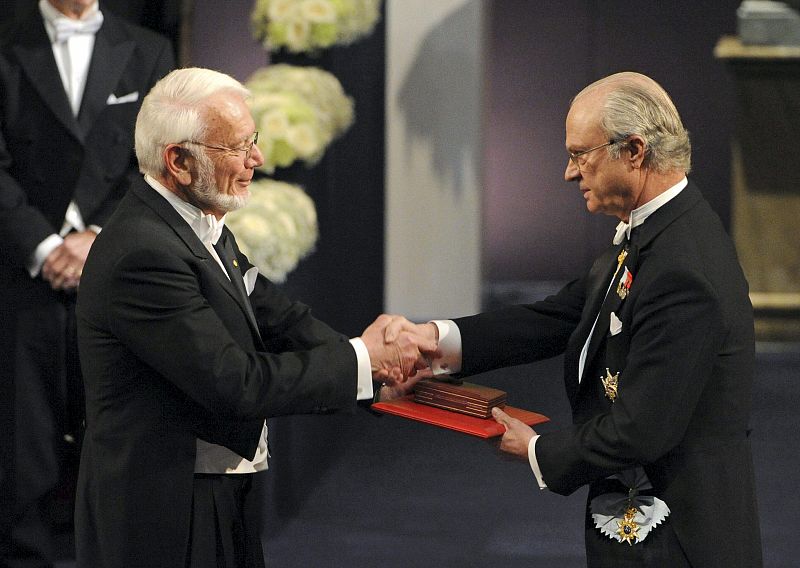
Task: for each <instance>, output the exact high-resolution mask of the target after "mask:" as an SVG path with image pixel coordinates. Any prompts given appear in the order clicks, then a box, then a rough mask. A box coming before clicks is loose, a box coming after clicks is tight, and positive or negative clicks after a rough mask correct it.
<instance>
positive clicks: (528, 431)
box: [492, 408, 536, 460]
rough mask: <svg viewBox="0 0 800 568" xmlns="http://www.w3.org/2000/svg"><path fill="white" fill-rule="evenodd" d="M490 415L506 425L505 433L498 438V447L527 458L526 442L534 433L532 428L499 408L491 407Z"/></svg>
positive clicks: (528, 441) (527, 442)
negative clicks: (500, 438)
mask: <svg viewBox="0 0 800 568" xmlns="http://www.w3.org/2000/svg"><path fill="white" fill-rule="evenodd" d="M492 417H493V418H494V419H495V421H497V423H498V424H502V425H503V426H505V427H506V433H505V434H503V439H502V440H500V449H501V450H502V451H504V452H507V453H509V454H512V455H514V456H516V457H518V458H521V459H524V460H527V459H528V444H530V441H531V438H533V437H534V436H535V435H536V432H534V431H533V428H531V427H530V426H528V425H527V424H525V423H524V422H522V421H520V420H517V419H516V418H512V417H511V416H509V415H508V414H506V413H505V412H503V411H502V410H501V409H499V408H493V409H492Z"/></svg>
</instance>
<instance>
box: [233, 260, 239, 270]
mask: <svg viewBox="0 0 800 568" xmlns="http://www.w3.org/2000/svg"><path fill="white" fill-rule="evenodd" d="M233 265H234V266H235V267H236V268H239V261H238V260H236V259H235V258H234V259H233Z"/></svg>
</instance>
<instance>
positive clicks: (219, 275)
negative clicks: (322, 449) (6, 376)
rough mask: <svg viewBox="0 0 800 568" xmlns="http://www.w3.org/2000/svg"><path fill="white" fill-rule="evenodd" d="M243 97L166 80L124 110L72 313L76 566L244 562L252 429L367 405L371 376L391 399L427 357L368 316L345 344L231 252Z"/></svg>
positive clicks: (247, 127) (243, 188)
mask: <svg viewBox="0 0 800 568" xmlns="http://www.w3.org/2000/svg"><path fill="white" fill-rule="evenodd" d="M248 96H249V93H248V91H247V89H246V88H245V87H244V86H242V85H241V84H240V83H239V82H238V81H236V80H235V79H233V78H231V77H229V76H227V75H223V74H221V73H218V72H215V71H211V70H208V69H196V68H195V69H181V70H178V71H174V72H172V73H171V74H169V75H168V76H167V77H165V78H164V79H163V80H161V81H160V82H158V83H157V84H156V86H155V87H154V88H153V90H152V91H151V92H150V93H149V94H148V95H147V97H145V99H144V102H143V104H142V109H141V111H140V113H139V116H138V118H137V122H136V135H135V139H136V155H137V157H138V159H139V165H140V169H141V171H142V173H144V179H142V180H138V181H137V182H136V183H134V184H133V185H132V187H131V188H130V190H129V191H128V193H127V195H126V196H125V197H124V198H123V200H122V202H121V203H120V205H119V207H118V208H117V211H116V212H115V213H114V215H113V216H112V218H111V219H110V220H109V222H108V223H107V224H106V226H105V227H104V229H103V232H102V233H101V234H100V235H99V236H98V238H97V240H96V242H95V244H94V246H93V247H92V251H91V253H90V254H89V258H88V261H87V263H86V267H85V269H84V273H83V279H82V283H81V293H80V296H79V299H78V306H77V314H78V341H79V347H80V354H81V361H82V365H83V370H84V381H85V385H86V434H85V438H84V444H83V452H82V455H81V466H80V474H79V480H78V497H77V505H76V516H75V519H76V521H75V524H76V547H77V561H78V565H79V566H82V567H83V566H85V567H90V566H91V567H95V566H97V567H100V566H102V567H103V568H115V567H126V568H132V567H141V568H158V567H163V568H175V567H179V566H180V567H205V566H213V567H216V566H228V567H230V568H244V567H248V568H249V567H262V566H263V565H264V558H263V553H262V550H261V542H260V534H259V531H258V522H257V520H258V519H254V518H253V516H252V513H253V512H254V511H253V510H252V508H253V503H252V499H253V496H252V495H251V493H250V489H251V484H252V478H253V475H254V474H256V473H258V472H262V471H264V470H266V469H267V465H268V462H267V460H268V457H269V452H268V448H267V427H266V422H265V419H266V418H267V417H269V416H278V415H286V414H300V413H330V412H335V411H340V410H349V409H352V408H354V407H355V405H356V400H357V399H359V400H365V401H368V402H371V401H372V399H373V385H372V380H373V378H374V379H377V380H380V381H381V382H385V383H387V385H385V386H382V387H380V393H381V395H382V396H383V397H384V398H390V397H392V396H397V395H400V394H403V393H404V392H405V391H406V390H407V389H408V388H410V385H411V384H412V383H413V382H414V381H413V380H406V378H407V377H408V376H409V375H412V374H413V373H414V369H415V368H421V367H422V366H424V365H425V361H424V359H422V358H421V352H424V353H430V352H432V351H433V350H435V348H436V342H435V340H417V338H415V337H413V335H412V334H406V335H405V336H402V337H401V338H400V341H395V342H392V343H391V344H386V343H384V339H383V331H382V330H383V326H384V325H385V324H386V323H387V322H388V320H389V318H388V317H386V316H384V317H382V318H379V319H378V320H376V322H374V323H373V324H372V325H370V326H369V327H368V328H367V329H366V330H365V331H364V333H363V334H362V336H361V337H360V338H355V339H351V340H350V341H348V340H347V338H346V337H343V336H342V335H340V334H338V333H336V332H335V331H333V330H332V329H331V328H329V327H328V326H327V325H325V324H324V323H322V322H320V321H318V320H316V319H314V318H313V317H312V316H311V314H310V311H309V309H308V308H307V307H306V306H304V305H302V304H300V303H297V302H293V301H290V300H289V299H288V298H287V297H286V296H285V295H284V294H283V293H282V292H281V291H280V290H279V289H278V288H277V287H276V286H275V285H273V284H272V283H271V282H269V281H268V280H267V279H266V278H264V276H262V275H258V274H257V269H256V268H255V267H253V266H251V265H250V263H249V262H248V261H247V258H246V257H245V256H244V255H243V254H242V253H241V252H240V251H239V250H238V248H237V246H236V240H235V237H234V235H233V234H232V233H231V232H230V230H229V229H228V228H227V227H225V214H226V213H227V212H228V211H232V210H234V209H237V208H239V207H241V206H243V205H244V204H245V202H246V201H247V198H248V195H249V186H250V182H251V180H252V177H253V173H254V170H255V168H257V167H258V166H260V165H261V164H262V163H263V161H264V157H263V155H262V154H261V150H260V149H259V147H258V144H257V140H258V134H257V133H256V132H255V124H254V122H253V119H252V117H251V115H250V112H249V110H248V107H247V105H246V102H245V101H246V98H247V97H248ZM297 451H302V448H298V449H297ZM281 457H283V456H281ZM364 481H365V482H366V480H364Z"/></svg>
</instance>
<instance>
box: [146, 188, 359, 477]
mask: <svg viewBox="0 0 800 568" xmlns="http://www.w3.org/2000/svg"><path fill="white" fill-rule="evenodd" d="M144 179H145V181H146V182H147V183H148V184H149V185H150V187H152V188H153V189H154V190H155V191H156V192H158V194H159V195H161V196H162V197H163V198H164V199H166V200H167V202H168V203H169V204H170V205H172V207H173V208H174V209H175V210H176V211H177V212H178V213H179V214H180V216H181V217H182V218H183V219H184V220H185V221H186V223H187V224H188V225H189V226H190V227H191V228H192V231H194V233H195V234H196V235H197V237H198V238H199V239H200V241H201V242H202V243H203V244H204V245H205V247H206V249H207V250H208V252H209V253H210V254H211V256H212V257H213V258H214V260H216V261H217V263H218V264H219V265H220V267H221V268H222V271H223V272H224V273H225V274H226V275H227V276H228V279H230V275H229V274H228V272H227V270H226V269H225V266H224V265H223V264H222V260H220V258H219V255H218V254H217V251H216V249H214V245H215V244H216V242H217V240H218V239H219V236H220V235H221V234H222V228H223V226H224V224H225V217H224V216H223V217H222V219H219V220H217V218H216V217H214V216H213V215H206V214H205V213H203V212H202V211H201V210H200V209H198V208H197V207H195V206H194V205H192V204H190V203H187V202H186V201H184V200H183V199H181V198H180V197H178V196H177V195H175V194H174V193H172V192H171V191H170V190H168V189H167V188H166V187H164V186H163V185H162V184H161V183H159V182H158V181H157V180H156V179H154V178H152V177H151V176H149V175H145V176H144ZM350 344H351V345H352V346H353V350H354V351H355V353H356V360H357V362H358V386H357V390H356V398H357V399H358V400H367V399H371V398H372V397H373V390H372V369H371V362H370V358H369V352H368V351H367V347H366V345H364V342H363V341H362V340H361V338H358V337H355V338H353V339H351V340H350ZM196 444H197V446H196V447H197V454H196V456H195V462H194V471H195V473H217V474H219V473H255V472H257V471H263V470H265V469H267V468H268V467H269V465H268V458H269V448H268V446H267V422H266V421H264V428H263V429H262V431H261V438H260V439H259V441H258V449H257V450H256V455H255V457H254V458H253V459H252V460H248V459H245V458H243V457H241V456H240V455H239V454H237V453H235V452H232V451H231V450H229V449H228V448H226V447H224V446H220V445H217V444H211V443H209V442H206V441H205V440H201V439H200V438H197V442H196Z"/></svg>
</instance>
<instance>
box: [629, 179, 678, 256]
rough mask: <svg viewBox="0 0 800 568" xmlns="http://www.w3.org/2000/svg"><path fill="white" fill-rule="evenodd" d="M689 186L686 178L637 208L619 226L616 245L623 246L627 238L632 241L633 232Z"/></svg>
mask: <svg viewBox="0 0 800 568" xmlns="http://www.w3.org/2000/svg"><path fill="white" fill-rule="evenodd" d="M688 184H689V180H688V179H686V177H684V178H683V179H682V180H681V181H679V182H678V183H676V184H675V185H673V186H672V187H670V188H669V189H668V190H667V191H665V192H664V193H661V194H659V195H657V196H656V197H655V198H654V199H651V200H650V201H648V202H647V203H645V204H644V205H642V206H641V207H637V208H636V209H634V210H633V211H631V214H630V216H629V217H628V222H627V223H626V222H625V221H620V222H619V224H618V225H617V229H616V231H617V232H616V234H615V235H614V244H615V245H618V244H621V243H622V241H624V240H625V239H626V238H627V239H629V240H630V238H631V231H632V230H633V229H635V228H636V227H638V226H639V225H641V224H642V223H644V222H645V220H646V219H647V218H648V217H649V216H650V215H652V214H653V213H655V212H656V210H658V208H659V207H662V206H663V205H665V204H666V203H667V202H668V201H670V200H671V199H673V198H674V197H675V196H677V195H678V194H679V193H680V192H681V191H683V188H684V187H686V186H687V185H688Z"/></svg>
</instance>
